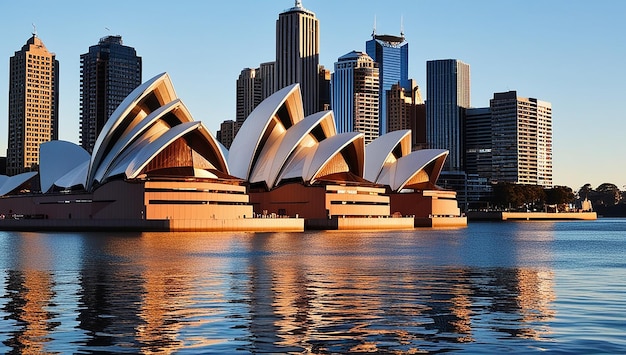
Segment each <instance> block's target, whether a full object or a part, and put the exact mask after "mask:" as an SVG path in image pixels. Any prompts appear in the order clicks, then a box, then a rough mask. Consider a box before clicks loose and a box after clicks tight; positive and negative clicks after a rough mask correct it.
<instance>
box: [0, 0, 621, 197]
mask: <svg viewBox="0 0 626 355" xmlns="http://www.w3.org/2000/svg"><path fill="white" fill-rule="evenodd" d="M38 4H43V2H38V1H34V2H30V3H28V5H26V4H24V3H7V4H5V5H3V6H4V8H5V11H3V15H0V16H1V17H2V18H1V21H0V29H1V30H2V31H3V33H5V34H10V35H5V37H4V38H5V40H3V42H2V45H1V46H0V67H2V68H4V69H0V112H1V113H0V117H2V119H1V120H0V155H5V154H6V153H5V152H6V148H7V137H8V135H7V126H8V123H7V116H8V107H7V99H8V60H9V57H10V56H12V55H13V53H14V52H15V51H16V50H19V48H21V46H22V45H23V44H24V43H25V42H26V41H27V40H28V38H30V36H31V32H33V31H36V32H37V34H38V36H39V37H40V38H41V39H42V41H43V42H44V43H45V44H46V47H47V48H48V50H49V51H51V52H53V53H55V54H56V58H57V59H58V60H59V62H60V68H61V72H60V100H59V106H60V107H59V116H60V120H59V138H60V139H62V140H68V141H71V142H75V143H76V142H78V134H79V115H80V113H79V75H80V68H79V59H80V54H82V53H84V52H85V51H87V50H88V48H89V46H90V45H92V44H93V43H95V42H96V41H97V40H98V39H99V38H101V37H104V36H106V35H121V36H123V37H124V39H125V42H127V43H129V44H132V46H133V47H135V48H136V50H137V51H138V53H141V56H142V57H143V59H144V77H151V76H153V75H155V74H158V73H160V72H168V73H170V75H171V76H172V77H173V78H174V79H175V80H176V82H177V83H179V84H178V85H177V90H178V91H179V95H180V96H181V97H184V98H185V104H186V105H187V106H188V107H189V109H190V111H191V112H192V114H193V115H194V117H196V118H197V119H198V120H202V121H203V122H204V123H205V124H206V126H207V127H209V129H210V130H211V132H212V133H213V134H214V135H215V134H216V132H217V130H218V129H219V124H220V122H222V121H224V120H226V119H232V120H234V119H235V100H236V95H235V82H236V79H237V76H238V75H239V73H240V71H241V69H243V68H245V67H250V68H254V67H257V66H258V65H259V63H263V62H267V61H272V60H273V58H274V56H275V26H276V19H277V18H278V15H279V14H280V13H281V12H283V11H284V10H286V9H289V8H291V7H292V6H293V5H294V2H293V1H287V0H286V1H281V2H272V3H271V4H266V6H263V7H259V6H255V5H256V3H253V2H252V1H243V2H237V3H236V4H235V3H224V4H220V5H219V6H215V5H214V4H189V5H186V6H179V7H174V8H172V7H171V6H168V5H167V3H165V2H158V1H157V2H154V3H153V4H154V6H151V10H150V11H148V12H146V10H145V6H142V5H141V4H139V3H137V4H135V3H121V2H120V3H119V4H118V3H117V2H116V1H113V2H112V3H111V4H110V6H107V7H102V8H96V7H92V6H93V5H86V6H77V5H78V4H77V3H76V4H72V3H69V4H68V3H61V4H55V6H54V7H49V6H47V7H46V8H47V11H46V12H45V13H39V14H37V13H33V12H32V11H31V10H30V9H33V8H41V7H40V6H37V5H38ZM242 4H243V5H244V6H242ZM525 4H526V6H523V7H519V6H515V5H513V4H508V3H500V2H496V1H486V2H481V3H478V4H474V3H464V2H458V1H443V2H437V3H434V4H429V3H411V4H406V5H404V6H403V7H402V8H391V7H388V6H385V4H379V3H376V2H373V1H372V2H370V1H359V2H356V1H345V2H341V3H334V2H331V1H305V2H304V3H303V6H304V7H305V8H307V9H309V10H311V11H312V12H314V13H315V14H316V17H317V19H318V20H319V23H320V64H321V65H324V66H325V67H326V68H332V66H333V63H334V62H335V61H336V60H337V59H338V58H339V57H340V56H341V55H343V54H345V53H348V52H350V51H352V50H358V51H365V42H366V41H367V40H369V39H370V38H371V32H372V29H373V26H374V21H375V20H374V18H376V32H377V33H380V34H392V35H398V34H400V32H401V27H403V28H402V30H403V32H404V34H405V37H406V40H407V42H408V43H409V44H410V45H411V51H410V54H409V78H413V79H415V80H416V81H417V84H418V85H419V86H420V88H421V90H422V93H425V92H426V80H425V77H426V61H427V60H436V59H450V58H452V59H458V60H461V61H463V62H465V63H467V64H469V65H470V66H471V71H472V75H471V79H472V81H471V92H472V101H471V106H472V107H485V106H488V104H489V99H490V98H491V96H492V95H493V93H495V92H505V91H509V90H516V91H517V92H518V93H519V94H520V95H521V96H524V97H536V98H537V99H539V100H545V101H548V102H551V103H552V107H553V110H554V113H553V124H554V128H553V132H554V156H553V161H554V166H553V169H554V184H555V185H567V186H570V187H572V188H573V189H575V190H577V189H578V188H579V187H581V186H582V185H584V184H585V183H587V182H588V183H591V184H592V186H594V187H596V186H598V185H599V184H601V183H603V182H612V183H615V184H616V185H618V187H620V188H623V186H624V184H625V183H626V173H625V168H624V165H623V164H622V163H621V162H620V161H618V162H614V161H613V160H612V159H610V156H611V155H614V154H608V153H610V152H617V153H619V152H623V151H626V143H624V141H623V140H622V139H621V135H620V133H622V134H623V132H624V131H625V128H626V123H624V122H623V120H620V117H619V115H620V113H621V110H620V108H619V107H618V105H619V103H620V99H621V97H620V95H619V94H620V93H621V92H622V89H621V83H622V82H623V81H624V79H626V71H625V69H624V68H622V67H620V66H618V65H615V64H614V63H615V62H618V63H619V62H621V61H620V59H624V57H626V55H625V54H624V49H623V48H620V47H621V46H619V45H616V44H619V43H621V41H620V39H621V38H620V37H619V36H620V34H621V33H623V31H621V29H622V27H621V26H622V25H620V24H619V22H620V21H621V18H620V15H621V14H623V13H624V11H623V10H625V9H626V4H621V3H613V2H610V3H609V2H600V3H597V4H594V7H590V6H589V5H588V4H587V3H583V2H582V1H575V2H571V1H554V2H550V3H548V4H544V3H539V2H538V1H537V2H536V4H535V5H536V6H533V3H532V2H531V3H525ZM246 5H247V6H246ZM120 8H123V9H125V11H123V12H120V11H119V9H120ZM451 8H453V9H455V11H454V12H450V11H449V9H451ZM160 9H162V10H160ZM539 9H540V10H541V11H539ZM513 10H515V11H513ZM94 11H98V14H99V15H98V16H96V17H94V16H93V13H94ZM138 13H144V14H145V16H142V18H141V19H138V18H137V16H136V15H137V14H138ZM228 13H236V14H237V16H235V17H233V16H224V14H228ZM346 13H350V16H346ZM166 15H167V17H166ZM164 18H167V21H165V22H164V23H163V26H154V22H155V21H160V20H161V19H164ZM60 19H63V20H64V21H65V22H64V23H63V25H62V26H59V23H60ZM401 19H403V20H401ZM32 23H34V24H35V25H36V29H33V28H32V27H31V24H32ZM109 28H110V29H111V30H107V29H109ZM147 29H149V30H147ZM216 34H217V35H216ZM234 39H236V40H234ZM426 99H428V97H426Z"/></svg>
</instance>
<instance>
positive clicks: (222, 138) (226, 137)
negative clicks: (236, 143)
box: [215, 120, 237, 148]
mask: <svg viewBox="0 0 626 355" xmlns="http://www.w3.org/2000/svg"><path fill="white" fill-rule="evenodd" d="M236 128H237V123H236V122H235V121H233V120H225V121H223V122H222V123H221V124H220V129H219V130H218V131H217V134H216V137H215V138H217V140H218V141H219V142H220V143H222V144H223V145H224V147H226V148H230V145H231V144H232V143H233V139H235V134H236V133H237V132H236Z"/></svg>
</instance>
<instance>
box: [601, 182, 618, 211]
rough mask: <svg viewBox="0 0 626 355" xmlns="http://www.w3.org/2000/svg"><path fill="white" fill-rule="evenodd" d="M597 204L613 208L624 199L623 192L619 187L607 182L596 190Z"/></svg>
mask: <svg viewBox="0 0 626 355" xmlns="http://www.w3.org/2000/svg"><path fill="white" fill-rule="evenodd" d="M596 193H597V197H596V199H597V201H596V203H600V204H603V205H605V206H613V205H616V204H618V203H619V201H620V199H621V198H622V192H621V191H620V190H619V188H618V187H617V185H615V184H611V183H608V182H605V183H603V184H601V185H600V186H598V187H597V188H596Z"/></svg>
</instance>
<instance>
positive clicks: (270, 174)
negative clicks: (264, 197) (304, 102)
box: [249, 111, 336, 189]
mask: <svg viewBox="0 0 626 355" xmlns="http://www.w3.org/2000/svg"><path fill="white" fill-rule="evenodd" d="M316 128H319V129H318V130H316V132H315V133H312V131H313V130H315V129H316ZM335 134H336V130H335V122H334V120H333V113H332V111H322V112H318V113H315V114H313V115H309V116H307V117H305V118H304V119H303V120H302V121H300V122H297V123H296V124H294V125H293V126H292V127H291V128H290V129H288V130H287V131H286V132H284V134H282V135H280V136H279V137H276V138H275V139H273V140H272V141H269V140H268V144H266V146H265V147H264V148H263V150H262V151H261V154H260V156H259V158H258V160H257V163H256V164H255V166H254V169H253V171H252V174H251V176H250V180H249V181H250V182H251V183H256V182H261V181H263V182H265V184H266V186H267V187H268V188H270V189H271V188H273V187H274V186H275V185H276V183H277V180H278V175H279V174H280V172H281V171H282V170H283V167H284V166H285V164H286V163H287V161H288V159H289V158H290V157H291V156H292V155H293V154H294V152H295V151H296V150H297V149H298V148H299V147H300V146H302V145H305V146H311V145H313V144H316V143H317V142H318V141H320V140H324V139H326V138H328V137H331V136H334V135H335ZM316 135H318V137H316ZM307 138H308V139H307Z"/></svg>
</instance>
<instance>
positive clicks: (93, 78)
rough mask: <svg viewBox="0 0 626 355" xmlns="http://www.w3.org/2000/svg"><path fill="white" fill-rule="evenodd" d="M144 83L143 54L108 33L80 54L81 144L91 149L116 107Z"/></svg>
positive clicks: (120, 37)
mask: <svg viewBox="0 0 626 355" xmlns="http://www.w3.org/2000/svg"><path fill="white" fill-rule="evenodd" d="M140 84H141V57H138V56H137V52H136V51H135V49H134V48H133V47H128V46H125V45H123V43H122V36H106V37H103V38H101V39H100V41H99V42H98V44H97V45H94V46H91V47H89V52H87V53H85V54H81V56H80V145H81V146H82V147H83V148H84V149H85V150H87V151H88V152H91V151H92V150H93V146H94V144H95V143H96V140H97V139H98V134H100V131H101V130H102V127H103V126H104V124H105V123H106V121H107V120H108V119H109V116H111V114H112V113H113V111H115V109H116V108H117V106H119V104H120V103H122V101H123V100H124V99H125V98H126V96H128V94H130V93H131V91H133V90H134V89H135V88H136V87H137V86H139V85H140Z"/></svg>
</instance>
